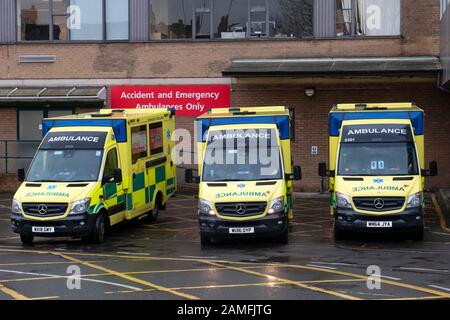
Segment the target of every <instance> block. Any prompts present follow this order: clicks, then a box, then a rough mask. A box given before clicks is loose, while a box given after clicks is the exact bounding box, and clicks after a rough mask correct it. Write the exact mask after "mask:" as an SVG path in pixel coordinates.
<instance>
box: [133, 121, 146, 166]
mask: <svg viewBox="0 0 450 320" xmlns="http://www.w3.org/2000/svg"><path fill="white" fill-rule="evenodd" d="M147 149H148V147H147V125H142V126H138V127H133V128H131V157H132V161H133V164H135V163H136V162H137V161H138V160H139V159H141V158H145V157H147Z"/></svg>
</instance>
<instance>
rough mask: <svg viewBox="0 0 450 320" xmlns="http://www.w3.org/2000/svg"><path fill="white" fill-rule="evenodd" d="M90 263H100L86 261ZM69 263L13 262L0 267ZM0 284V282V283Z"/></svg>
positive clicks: (66, 262)
mask: <svg viewBox="0 0 450 320" xmlns="http://www.w3.org/2000/svg"><path fill="white" fill-rule="evenodd" d="M88 262H91V263H98V262H102V261H88ZM70 263H71V262H70V261H58V262H56V261H43V262H13V263H0V267H8V266H30V265H31V266H33V265H48V264H51V265H53V264H70ZM0 282H1V281H0Z"/></svg>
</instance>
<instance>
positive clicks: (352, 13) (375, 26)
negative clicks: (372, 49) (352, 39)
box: [336, 0, 401, 37]
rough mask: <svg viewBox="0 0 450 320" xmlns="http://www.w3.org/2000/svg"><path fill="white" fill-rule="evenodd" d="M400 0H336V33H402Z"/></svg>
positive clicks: (376, 34)
mask: <svg viewBox="0 0 450 320" xmlns="http://www.w3.org/2000/svg"><path fill="white" fill-rule="evenodd" d="M400 12H401V1H400V0H336V35H337V36H338V37H342V36H395V35H400Z"/></svg>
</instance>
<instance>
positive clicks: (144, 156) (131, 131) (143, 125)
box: [130, 124, 149, 165]
mask: <svg viewBox="0 0 450 320" xmlns="http://www.w3.org/2000/svg"><path fill="white" fill-rule="evenodd" d="M141 127H145V142H146V143H145V155H144V151H142V152H140V153H139V157H138V158H136V159H135V158H134V157H135V156H137V155H138V154H133V129H136V128H141ZM148 135H149V130H148V125H147V124H138V125H135V126H132V127H130V140H131V143H130V153H131V164H132V165H136V164H137V163H138V162H139V160H142V159H145V158H148V152H149V147H148V144H149V138H148V137H149V136H148Z"/></svg>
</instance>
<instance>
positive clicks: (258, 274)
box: [203, 261, 361, 300]
mask: <svg viewBox="0 0 450 320" xmlns="http://www.w3.org/2000/svg"><path fill="white" fill-rule="evenodd" d="M203 262H204V263H207V264H210V265H213V266H216V267H226V268H227V269H229V270H235V271H238V272H242V273H247V274H251V275H254V276H258V277H263V278H265V279H269V280H271V281H273V282H281V283H283V284H290V285H294V286H297V287H301V288H303V289H307V290H311V291H316V292H320V293H325V294H329V295H332V296H335V297H339V298H343V299H347V300H361V299H360V298H358V297H354V296H350V295H347V294H344V293H340V292H337V291H332V290H327V289H323V288H319V287H315V286H311V285H308V284H304V283H302V282H299V281H293V280H289V279H283V278H279V277H275V276H272V275H268V274H264V273H261V272H257V271H252V270H247V269H243V268H239V267H232V266H224V265H221V264H219V263H215V262H212V261H203Z"/></svg>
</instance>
